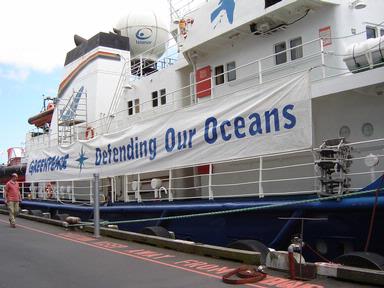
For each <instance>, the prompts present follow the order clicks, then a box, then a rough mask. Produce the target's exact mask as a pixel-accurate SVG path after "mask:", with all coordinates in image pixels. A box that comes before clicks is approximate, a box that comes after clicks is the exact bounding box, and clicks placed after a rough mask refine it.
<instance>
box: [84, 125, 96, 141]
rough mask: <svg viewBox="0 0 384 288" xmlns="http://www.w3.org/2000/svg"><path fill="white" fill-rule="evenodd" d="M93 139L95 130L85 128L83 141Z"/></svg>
mask: <svg viewBox="0 0 384 288" xmlns="http://www.w3.org/2000/svg"><path fill="white" fill-rule="evenodd" d="M93 137H95V130H94V129H93V128H92V127H87V129H86V130H85V139H87V140H89V139H92V138H93Z"/></svg>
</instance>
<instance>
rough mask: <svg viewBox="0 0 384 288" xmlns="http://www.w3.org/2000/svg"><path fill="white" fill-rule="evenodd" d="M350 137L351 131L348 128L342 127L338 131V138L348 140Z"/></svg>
mask: <svg viewBox="0 0 384 288" xmlns="http://www.w3.org/2000/svg"><path fill="white" fill-rule="evenodd" d="M349 135H351V129H349V127H348V126H342V127H341V128H340V130H339V137H341V138H348V137H349Z"/></svg>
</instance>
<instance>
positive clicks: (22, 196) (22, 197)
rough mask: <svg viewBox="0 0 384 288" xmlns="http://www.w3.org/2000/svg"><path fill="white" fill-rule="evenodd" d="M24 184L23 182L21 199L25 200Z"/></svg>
mask: <svg viewBox="0 0 384 288" xmlns="http://www.w3.org/2000/svg"><path fill="white" fill-rule="evenodd" d="M24 192H25V191H24V182H21V199H24Z"/></svg>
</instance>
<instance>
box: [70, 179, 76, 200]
mask: <svg viewBox="0 0 384 288" xmlns="http://www.w3.org/2000/svg"><path fill="white" fill-rule="evenodd" d="M71 186H72V189H71V194H72V203H75V201H76V200H75V181H72V182H71Z"/></svg>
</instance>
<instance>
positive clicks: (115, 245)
mask: <svg viewBox="0 0 384 288" xmlns="http://www.w3.org/2000/svg"><path fill="white" fill-rule="evenodd" d="M92 244H94V245H96V246H99V247H105V248H110V249H117V248H127V247H128V245H124V244H119V243H114V242H110V241H99V242H93V243H92Z"/></svg>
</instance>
